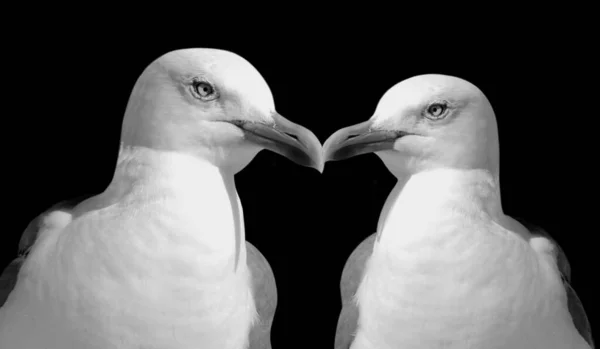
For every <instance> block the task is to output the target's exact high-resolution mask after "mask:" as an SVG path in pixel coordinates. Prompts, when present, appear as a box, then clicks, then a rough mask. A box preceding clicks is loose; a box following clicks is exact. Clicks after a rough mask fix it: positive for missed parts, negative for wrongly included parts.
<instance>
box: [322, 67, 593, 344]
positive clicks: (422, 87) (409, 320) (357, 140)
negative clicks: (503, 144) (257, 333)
mask: <svg viewBox="0 0 600 349" xmlns="http://www.w3.org/2000/svg"><path fill="white" fill-rule="evenodd" d="M366 153H375V154H377V155H378V156H379V157H380V158H381V160H382V161H383V163H384V164H385V166H386V167H387V168H388V170H389V171H390V172H391V173H392V174H393V175H394V176H395V177H396V178H397V180H398V181H397V184H396V186H395V187H394V189H393V190H392V192H391V193H390V195H389V196H388V198H387V201H386V202H385V205H384V207H383V209H382V212H381V215H380V219H379V222H378V227H377V232H376V233H375V234H373V235H371V236H369V237H368V238H367V239H365V240H364V241H363V242H362V243H361V244H360V245H359V246H358V247H357V248H356V249H355V250H354V252H352V254H351V256H350V257H349V259H348V260H347V262H346V265H345V266H344V270H343V272H342V278H341V283H340V285H341V287H340V289H341V296H342V303H343V304H342V311H341V313H340V316H339V319H338V325H337V332H336V338H335V348H336V349H348V348H350V349H392V348H393V349H400V348H411V349H418V348H428V349H432V348H446V349H449V348H460V349H484V348H485V349H500V348H502V349H509V348H510V349H583V348H588V349H589V348H594V344H593V341H592V336H591V331H590V325H589V323H588V320H587V317H586V314H585V311H584V309H583V306H582V304H581V302H580V300H579V298H578V297H577V295H576V293H575V291H574V290H573V288H572V287H571V286H570V285H569V281H570V268H569V265H568V262H567V259H566V257H565V255H564V253H563V251H562V250H561V249H560V247H559V246H558V245H557V244H556V242H555V241H554V240H552V239H551V238H550V237H549V235H548V234H546V233H545V232H544V231H543V230H540V229H539V228H535V229H527V228H526V227H525V226H524V225H523V224H521V223H520V222H519V221H518V220H516V219H514V218H511V217H509V216H507V215H505V214H504V213H503V211H502V206H501V203H500V182H499V143H498V131H497V125H496V117H495V115H494V112H493V110H492V107H491V105H490V103H489V101H488V99H487V98H486V97H485V95H484V94H483V93H482V92H481V91H480V90H479V89H478V88H477V87H476V86H474V85H473V84H471V83H469V82H468V81H465V80H463V79H460V78H458V77H453V76H448V75H438V74H426V75H418V76H414V77H411V78H409V79H406V80H404V81H401V82H399V83H397V84H396V85H394V86H393V87H392V88H390V89H389V90H388V91H387V92H386V93H385V94H384V95H383V97H382V98H381V100H380V101H379V104H378V105H377V108H376V110H375V113H374V115H373V116H372V117H371V118H370V119H369V120H367V121H365V122H362V123H359V124H357V125H354V126H349V127H346V128H343V129H341V130H338V131H336V132H335V133H334V134H332V135H331V136H330V137H329V138H328V139H327V141H326V142H325V143H324V145H323V154H324V155H323V156H324V161H338V160H343V159H347V158H350V157H353V156H357V155H361V154H366Z"/></svg>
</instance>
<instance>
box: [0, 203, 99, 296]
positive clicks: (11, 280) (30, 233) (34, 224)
mask: <svg viewBox="0 0 600 349" xmlns="http://www.w3.org/2000/svg"><path fill="white" fill-rule="evenodd" d="M89 197H90V195H85V196H80V197H77V198H74V199H70V200H65V201H61V202H59V203H57V204H55V205H54V206H52V207H51V208H49V209H48V210H46V211H45V212H44V213H42V214H40V215H38V216H37V217H35V218H34V219H33V220H32V221H31V222H30V223H29V224H28V225H27V228H25V231H24V232H23V234H22V235H21V240H20V241H19V250H18V253H19V254H18V257H17V258H16V259H15V260H13V261H12V262H11V263H10V264H9V265H8V266H7V267H6V268H4V271H3V272H2V275H1V276H0V307H2V306H3V305H4V303H5V302H6V300H7V299H8V295H9V294H10V293H11V292H12V290H13V289H14V288H15V285H16V284H17V279H18V277H19V271H20V270H21V266H22V265H23V262H24V261H25V259H26V258H27V255H28V254H29V251H30V250H31V247H32V246H33V245H34V244H35V242H36V240H37V237H38V235H39V233H40V229H42V228H43V222H44V218H45V217H46V216H47V215H48V214H50V213H51V212H54V211H58V210H60V211H66V212H71V211H72V210H73V208H75V206H77V205H78V204H79V203H81V202H82V201H84V200H85V199H87V198H89Z"/></svg>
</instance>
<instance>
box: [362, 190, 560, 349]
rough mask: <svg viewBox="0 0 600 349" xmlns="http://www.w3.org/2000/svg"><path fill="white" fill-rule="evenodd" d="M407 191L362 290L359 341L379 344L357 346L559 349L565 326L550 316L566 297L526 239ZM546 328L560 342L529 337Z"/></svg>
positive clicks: (484, 215) (468, 211) (479, 215)
mask: <svg viewBox="0 0 600 349" xmlns="http://www.w3.org/2000/svg"><path fill="white" fill-rule="evenodd" d="M433 189H437V192H438V193H440V190H439V189H440V188H433ZM403 192H404V193H403V195H405V194H407V195H406V198H396V199H395V202H394V203H392V204H390V209H389V213H388V216H387V219H386V220H385V223H384V224H382V229H383V230H382V231H381V232H380V233H381V237H380V241H379V242H378V243H376V244H375V246H374V250H373V254H372V256H371V258H370V260H369V261H368V263H367V266H366V270H365V274H364V277H363V280H362V282H361V284H360V287H359V289H358V291H357V296H356V297H357V301H358V304H359V308H360V316H361V317H360V335H359V336H357V341H356V342H357V343H360V342H361V341H363V342H364V343H371V344H365V345H364V346H360V345H359V344H357V346H356V347H353V349H355V348H371V346H370V345H373V348H388V347H389V348H395V347H396V346H394V345H397V344H398V343H402V344H403V345H405V346H406V347H410V348H438V347H440V348H442V347H444V348H462V349H464V348H484V347H485V348H515V349H516V348H521V347H520V346H514V347H513V346H511V344H510V343H519V345H521V344H522V343H528V345H529V346H528V347H527V348H554V347H553V346H552V345H554V344H556V343H560V341H561V339H559V338H558V337H560V335H563V334H560V335H559V332H557V330H556V329H560V328H561V326H558V323H557V322H548V321H547V320H545V318H546V317H547V318H548V319H553V318H554V319H556V318H561V316H558V317H557V316H553V315H555V314H556V313H557V312H560V307H559V306H558V304H560V301H561V299H560V297H561V295H560V294H558V293H556V292H551V291H548V290H552V288H551V287H548V285H549V283H551V282H555V280H553V279H552V278H548V277H546V276H547V275H548V273H545V272H544V271H543V270H542V269H543V268H544V265H543V264H540V261H539V258H538V256H537V255H536V254H535V253H534V252H533V250H531V248H530V247H529V245H528V243H527V241H525V240H523V239H522V238H521V237H520V236H518V235H517V234H513V233H511V232H509V231H506V230H505V229H504V228H503V227H502V226H500V225H498V224H497V223H496V222H495V221H494V218H493V217H492V216H490V215H489V213H488V212H486V211H485V210H477V209H473V207H469V206H461V204H460V203H458V202H457V201H455V200H450V199H449V200H442V199H439V198H436V197H435V196H433V195H431V196H428V195H427V194H426V193H425V194H424V193H421V197H420V198H419V199H417V198H415V197H412V195H411V188H408V190H406V188H405V189H404V190H403ZM444 195H446V194H444ZM423 197H425V199H424V198H423ZM448 197H451V195H448ZM427 198H428V199H427ZM404 199H406V201H404ZM471 202H472V200H471ZM482 232H485V233H482ZM562 318H564V317H562ZM536 331H537V332H536ZM539 331H542V332H546V333H549V334H551V335H549V336H548V338H552V340H551V341H550V340H548V338H546V339H542V341H544V343H540V342H539V341H540V339H539V337H538V338H536V339H534V337H532V339H531V341H530V340H529V339H527V336H529V334H528V333H539ZM555 335H556V336H557V338H554V337H553V336H555ZM370 341H371V342H370ZM494 341H495V342H494ZM490 342H494V343H497V344H498V346H493V345H490ZM486 343H487V344H486ZM550 343H552V345H550V346H548V345H549V344H550ZM482 345H483V346H482ZM507 345H508V346H507ZM561 345H562V344H561ZM561 348H562V347H561ZM565 348H567V347H565ZM523 349H525V348H523Z"/></svg>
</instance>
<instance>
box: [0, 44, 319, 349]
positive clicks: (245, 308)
mask: <svg viewBox="0 0 600 349" xmlns="http://www.w3.org/2000/svg"><path fill="white" fill-rule="evenodd" d="M262 149H268V150H271V151H273V152H276V153H278V154H281V155H283V156H285V157H287V158H289V159H290V160H292V161H294V162H295V163H297V164H299V165H302V166H307V167H312V168H315V169H317V170H318V171H322V169H323V161H322V153H321V150H322V149H321V144H320V143H319V141H318V139H317V138H316V136H315V135H314V134H313V133H312V132H311V131H309V130H308V129H306V128H304V127H302V126H300V125H297V124H295V123H293V122H291V121H289V120H287V119H285V118H284V117H283V116H281V115H280V114H278V113H277V112H276V111H275V106H274V101H273V96H272V94H271V91H270V89H269V87H268V85H267V83H266V81H265V80H264V79H263V77H262V76H261V75H260V73H259V72H258V71H257V70H256V69H255V68H254V67H253V66H252V65H251V64H250V63H249V62H248V61H247V60H245V59H244V58H242V57H240V56H239V55H237V54H235V53H232V52H229V51H225V50H219V49H209V48H190V49H182V50H176V51H172V52H168V53H166V54H164V55H163V56H161V57H159V58H158V59H156V60H155V61H153V62H152V63H151V64H150V65H149V66H148V67H147V68H146V69H145V70H144V71H143V73H142V74H141V76H140V77H139V78H138V80H137V82H136V84H135V86H134V88H133V91H132V94H131V97H130V99H129V102H128V105H127V108H126V111H125V116H124V118H123V125H122V132H121V144H120V148H119V153H118V159H117V165H116V169H115V173H114V176H113V179H112V181H111V183H110V184H109V185H108V187H107V188H106V190H105V191H104V192H103V193H101V194H99V195H96V196H93V197H90V198H88V199H86V200H83V201H81V202H80V203H78V204H77V205H75V206H73V204H72V203H68V202H67V203H62V204H59V205H58V206H57V207H54V208H53V209H51V210H49V211H48V212H45V213H43V214H42V215H40V216H39V217H37V218H36V219H35V220H34V221H33V222H32V223H31V224H30V225H29V227H28V229H26V231H25V234H24V235H23V237H22V239H21V250H24V251H26V256H25V257H23V256H22V257H21V258H20V259H19V260H17V261H15V262H13V263H12V264H11V265H9V267H8V268H7V269H6V271H5V273H4V275H3V276H2V278H0V279H1V280H2V282H3V285H2V287H0V289H1V290H2V291H3V292H4V293H5V294H4V295H2V297H1V298H0V299H1V300H2V303H1V306H2V307H1V308H0V348H11V349H41V348H45V349H67V348H80V349H83V348H85V349H88V348H89V349H92V348H93V349H96V348H97V349H100V348H101V349H109V348H119V349H128V348H131V349H134V348H135V349H139V348H146V349H151V348H156V349H159V348H160V349H167V348H173V349H175V348H177V349H192V348H193V349H198V348H203V349H247V348H250V349H255V348H256V349H259V348H260V349H266V348H271V344H270V329H271V323H272V321H273V316H274V313H275V308H276V303H277V292H276V287H275V280H274V277H273V272H272V270H271V268H270V266H269V264H268V263H267V261H266V260H265V258H264V257H263V255H262V254H261V253H260V252H259V251H258V250H257V249H256V248H255V247H254V246H252V245H251V244H250V243H248V242H246V241H245V231H244V219H243V212H242V206H241V203H240V199H239V196H238V194H237V192H236V188H235V183H234V175H235V174H236V173H237V172H239V171H241V170H242V169H243V168H244V167H245V166H246V165H247V164H248V163H249V162H250V161H251V160H252V159H253V158H254V157H255V156H256V155H257V153H258V152H259V151H261V150H262ZM17 277H18V278H17ZM15 278H17V279H15ZM7 292H10V294H8V295H6V293H7Z"/></svg>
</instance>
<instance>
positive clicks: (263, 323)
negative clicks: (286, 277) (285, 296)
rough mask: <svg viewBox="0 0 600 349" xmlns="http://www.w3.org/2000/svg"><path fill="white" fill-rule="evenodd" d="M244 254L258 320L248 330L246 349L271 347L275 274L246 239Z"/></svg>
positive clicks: (268, 348)
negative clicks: (248, 336)
mask: <svg viewBox="0 0 600 349" xmlns="http://www.w3.org/2000/svg"><path fill="white" fill-rule="evenodd" d="M246 256H247V257H246V263H247V264H248V269H249V270H250V273H251V275H252V291H253V296H254V302H255V304H256V310H257V312H258V321H257V322H256V323H255V324H254V326H253V327H252V329H251V330H250V346H249V347H248V349H271V325H272V323H273V317H274V316H275V309H276V308H277V287H276V285H275V276H274V275H273V270H271V267H270V266H269V263H268V262H267V260H266V259H265V257H264V256H263V255H262V254H261V253H260V251H258V249H257V248H256V247H254V246H253V245H252V244H251V243H249V242H248V241H246Z"/></svg>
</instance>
